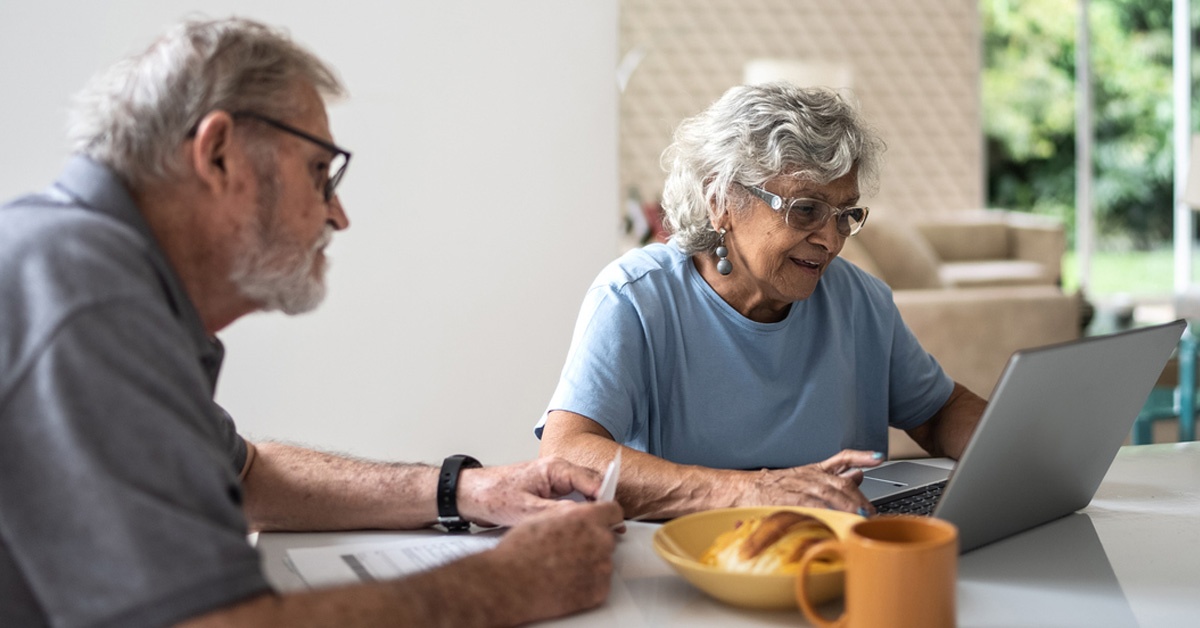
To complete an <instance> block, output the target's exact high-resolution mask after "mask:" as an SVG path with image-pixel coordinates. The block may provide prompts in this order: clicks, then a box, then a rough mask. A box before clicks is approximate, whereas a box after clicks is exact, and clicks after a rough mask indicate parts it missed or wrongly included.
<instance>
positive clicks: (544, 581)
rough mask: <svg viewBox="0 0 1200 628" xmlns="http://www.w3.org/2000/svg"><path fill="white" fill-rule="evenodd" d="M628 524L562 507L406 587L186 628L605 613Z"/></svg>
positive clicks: (310, 598)
mask: <svg viewBox="0 0 1200 628" xmlns="http://www.w3.org/2000/svg"><path fill="white" fill-rule="evenodd" d="M621 520H622V514H621V509H620V507H619V506H618V505H617V504H615V503H612V502H607V503H592V504H576V503H571V502H559V506H558V507H557V508H555V509H553V511H552V512H546V513H543V514H541V515H538V516H536V517H534V518H532V519H530V520H528V521H526V522H525V523H522V524H520V525H518V526H517V527H514V528H513V529H512V530H509V531H508V533H507V534H505V536H504V538H503V539H502V540H501V542H500V545H498V546H497V547H496V548H495V549H493V550H489V551H486V552H482V553H480V554H476V555H473V556H469V557H467V558H464V559H462V560H459V561H456V562H454V563H451V564H449V565H446V566H444V567H441V568H438V569H434V570H432V571H428V572H425V573H421V574H417V575H414V576H410V577H408V578H404V579H401V580H393V581H387V582H376V583H371V584H364V585H356V586H350V587H341V588H336V589H326V590H320V591H310V592H305V593H299V594H292V595H262V596H258V597H255V598H252V599H250V600H248V601H245V602H242V603H240V604H237V605H234V606H231V607H228V608H223V609H220V610H217V611H214V612H211V613H208V614H206V615H203V616H201V617H198V618H196V619H194V620H192V621H188V622H185V623H184V624H181V626H184V627H186V628H214V627H228V626H296V627H299V628H303V627H305V626H346V627H354V626H393V625H394V626H453V627H455V628H459V627H467V628H469V627H471V626H513V625H518V624H524V623H528V622H532V621H538V620H541V619H548V618H551V617H558V616H561V615H566V614H568V613H573V612H576V611H579V610H583V609H588V608H593V607H595V606H598V605H599V604H600V603H602V602H603V601H604V600H605V599H606V598H607V597H608V590H609V586H610V583H611V576H612V570H613V565H612V552H613V549H614V547H615V540H614V538H613V532H612V528H613V527H614V526H616V525H619V524H620V522H621Z"/></svg>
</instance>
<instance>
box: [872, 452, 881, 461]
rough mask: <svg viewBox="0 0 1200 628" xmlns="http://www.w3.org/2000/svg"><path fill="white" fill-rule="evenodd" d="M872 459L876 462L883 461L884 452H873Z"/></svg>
mask: <svg viewBox="0 0 1200 628" xmlns="http://www.w3.org/2000/svg"><path fill="white" fill-rule="evenodd" d="M871 458H873V459H875V460H883V452H882V451H873V452H871Z"/></svg>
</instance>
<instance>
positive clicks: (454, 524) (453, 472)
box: [437, 454, 483, 532]
mask: <svg viewBox="0 0 1200 628" xmlns="http://www.w3.org/2000/svg"><path fill="white" fill-rule="evenodd" d="M482 466H483V465H482V464H481V463H480V462H479V461H478V460H476V459H474V458H472V457H471V456H467V455H463V454H455V455H453V456H449V457H447V458H446V459H445V460H443V461H442V471H441V473H439V474H438V484H437V509H438V523H440V524H441V525H442V526H443V527H445V528H446V531H447V532H465V531H466V530H467V529H469V528H470V527H471V522H470V521H467V520H466V519H463V518H462V517H461V516H460V515H459V514H458V476H459V475H460V474H461V473H462V470H463V469H478V468H480V467H482Z"/></svg>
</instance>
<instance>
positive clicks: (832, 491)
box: [739, 449, 883, 514]
mask: <svg viewBox="0 0 1200 628" xmlns="http://www.w3.org/2000/svg"><path fill="white" fill-rule="evenodd" d="M881 462H883V457H882V456H878V455H877V454H876V453H874V452H870V451H858V450H853V449H844V450H842V451H840V452H838V453H836V454H834V455H833V456H832V457H830V458H828V459H826V460H824V461H822V462H818V463H815V464H809V465H804V466H802V467H791V468H788V469H773V470H767V469H764V470H762V471H760V472H759V473H758V474H757V475H756V476H754V477H753V479H752V480H751V481H750V483H749V484H750V486H748V487H746V490H745V491H743V492H742V496H743V497H742V498H741V499H739V502H740V504H739V505H743V506H760V505H782V504H788V505H793V506H811V507H815V508H833V509H835V510H845V511H847V512H858V513H860V514H863V513H870V512H874V508H873V507H872V506H871V503H870V502H869V501H867V498H866V497H864V496H863V494H862V492H861V491H859V490H858V485H859V484H861V483H862V478H863V476H862V471H861V470H860V469H862V468H863V467H874V466H876V465H878V464H880V463H881Z"/></svg>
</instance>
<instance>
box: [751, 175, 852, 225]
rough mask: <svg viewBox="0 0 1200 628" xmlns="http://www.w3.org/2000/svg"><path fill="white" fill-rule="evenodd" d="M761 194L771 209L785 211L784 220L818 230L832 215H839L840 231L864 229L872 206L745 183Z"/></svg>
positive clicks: (760, 196)
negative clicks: (788, 195)
mask: <svg viewBox="0 0 1200 628" xmlns="http://www.w3.org/2000/svg"><path fill="white" fill-rule="evenodd" d="M742 187H744V188H746V189H747V190H749V191H750V193H751V194H753V195H755V196H757V197H758V198H761V199H762V200H763V201H764V202H766V204H767V205H768V206H770V207H771V209H773V210H775V211H777V212H782V213H783V221H784V222H785V223H787V226H789V227H791V228H793V229H796V230H797V231H816V230H817V229H820V228H821V227H822V226H823V225H824V224H825V223H826V222H827V221H828V220H829V218H830V217H831V216H836V217H837V230H838V233H840V234H842V236H844V237H850V236H852V235H854V234H856V233H858V232H859V231H862V228H863V225H864V224H866V222H867V214H868V213H869V211H870V210H868V209H867V208H866V207H860V206H853V207H841V208H838V207H834V206H833V205H830V204H829V203H826V202H825V201H821V200H817V199H815V198H783V197H782V196H779V195H778V194H772V193H771V192H768V191H766V190H764V189H762V188H760V187H754V186H742Z"/></svg>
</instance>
